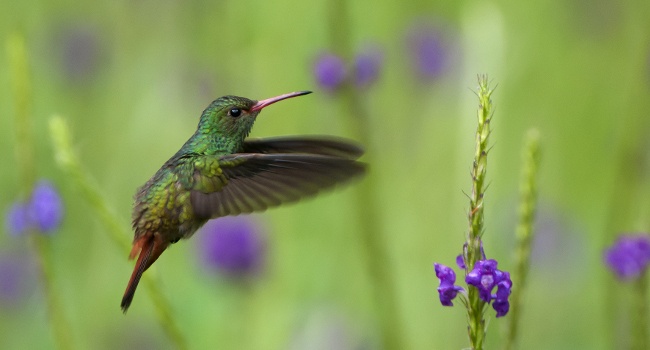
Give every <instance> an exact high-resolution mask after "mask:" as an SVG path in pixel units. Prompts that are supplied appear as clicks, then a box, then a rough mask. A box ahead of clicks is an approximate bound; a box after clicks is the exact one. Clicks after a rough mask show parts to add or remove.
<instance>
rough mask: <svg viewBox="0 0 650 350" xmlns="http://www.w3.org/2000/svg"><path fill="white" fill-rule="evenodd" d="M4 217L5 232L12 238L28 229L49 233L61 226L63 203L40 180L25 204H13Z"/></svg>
mask: <svg viewBox="0 0 650 350" xmlns="http://www.w3.org/2000/svg"><path fill="white" fill-rule="evenodd" d="M6 215H7V216H6V225H7V231H9V232H10V233H11V235H13V236H19V235H21V234H24V233H25V232H26V231H27V230H29V229H35V230H38V231H40V232H43V233H49V232H52V231H54V230H55V229H56V228H57V227H59V225H60V224H61V219H62V218H63V201H62V200H61V196H60V195H59V193H58V192H57V190H56V188H54V186H53V185H52V184H51V183H50V182H48V181H45V180H42V181H40V182H39V183H38V184H36V187H34V190H33V192H32V195H31V197H30V198H29V200H28V201H27V202H20V201H18V202H15V203H14V204H13V205H12V206H11V208H9V211H8V212H7V214H6Z"/></svg>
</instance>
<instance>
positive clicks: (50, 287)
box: [6, 34, 73, 349]
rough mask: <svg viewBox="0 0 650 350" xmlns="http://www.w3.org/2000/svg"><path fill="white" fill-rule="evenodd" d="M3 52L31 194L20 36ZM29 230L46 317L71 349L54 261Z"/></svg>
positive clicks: (25, 185) (27, 94)
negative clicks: (46, 312) (9, 77)
mask: <svg viewBox="0 0 650 350" xmlns="http://www.w3.org/2000/svg"><path fill="white" fill-rule="evenodd" d="M6 49H7V55H8V59H9V64H10V69H11V74H12V76H11V81H12V88H13V93H14V108H15V123H16V140H15V151H16V160H17V164H18V169H19V172H20V179H21V181H22V184H21V187H22V190H23V192H24V193H31V192H32V189H33V188H34V183H35V179H36V167H35V164H34V159H35V158H34V144H33V138H32V120H31V113H30V100H31V86H30V79H29V68H28V63H27V62H28V59H27V50H26V48H25V41H24V39H23V37H22V36H20V35H19V34H13V35H11V36H10V37H9V38H8V40H7V43H6ZM29 231H31V232H30V233H31V234H30V235H29V236H30V240H31V243H32V247H33V249H34V251H35V253H36V260H37V265H38V268H39V270H40V271H39V272H40V278H41V283H42V285H43V292H44V294H45V300H46V304H47V311H48V317H49V321H50V326H51V327H52V331H53V333H54V339H55V342H56V345H57V347H58V348H60V349H72V348H73V341H72V331H71V329H72V328H71V327H70V323H69V322H68V320H67V318H66V317H65V313H64V312H63V304H62V303H61V298H60V296H59V295H58V293H57V291H56V288H55V287H54V272H53V260H52V259H50V247H49V238H48V237H45V236H43V235H41V234H39V232H37V230H35V229H34V228H32V229H30V230H29Z"/></svg>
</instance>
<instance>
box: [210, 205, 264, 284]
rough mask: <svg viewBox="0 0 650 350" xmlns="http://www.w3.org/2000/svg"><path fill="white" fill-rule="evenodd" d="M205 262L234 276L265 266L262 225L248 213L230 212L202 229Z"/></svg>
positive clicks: (245, 275) (254, 271)
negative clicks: (260, 226) (260, 227)
mask: <svg viewBox="0 0 650 350" xmlns="http://www.w3.org/2000/svg"><path fill="white" fill-rule="evenodd" d="M201 231H202V232H201V233H200V235H201V240H199V242H200V243H199V244H200V245H199V252H200V257H201V260H202V263H203V265H204V266H205V267H207V268H208V269H210V270H216V271H218V272H220V273H222V274H223V275H226V276H228V277H233V278H244V277H248V276H252V275H255V274H256V273H257V272H259V270H260V269H261V267H262V264H263V262H264V255H265V252H266V249H265V248H266V245H265V242H264V239H263V236H262V234H261V232H260V230H259V227H258V226H257V225H256V224H255V222H254V221H252V220H251V219H250V218H248V217H244V216H228V217H223V218H219V219H217V220H212V221H209V222H208V223H207V224H206V225H205V226H204V227H203V228H202V229H201Z"/></svg>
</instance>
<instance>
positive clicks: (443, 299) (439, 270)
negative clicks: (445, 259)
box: [433, 263, 464, 306]
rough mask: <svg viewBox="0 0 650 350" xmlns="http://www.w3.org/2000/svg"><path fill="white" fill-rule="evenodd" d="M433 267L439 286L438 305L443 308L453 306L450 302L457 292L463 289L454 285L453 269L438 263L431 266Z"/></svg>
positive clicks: (454, 275) (454, 274)
mask: <svg viewBox="0 0 650 350" xmlns="http://www.w3.org/2000/svg"><path fill="white" fill-rule="evenodd" d="M433 266H434V269H435V271H436V277H438V279H440V286H439V287H438V294H439V296H440V303H441V304H442V305H443V306H453V305H454V304H453V303H452V300H454V298H456V295H457V294H458V292H460V291H463V290H464V289H463V288H462V287H460V286H456V285H454V283H456V273H455V272H454V270H453V269H451V268H450V267H448V266H445V265H442V264H438V263H435V264H433Z"/></svg>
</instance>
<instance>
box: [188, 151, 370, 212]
mask: <svg viewBox="0 0 650 350" xmlns="http://www.w3.org/2000/svg"><path fill="white" fill-rule="evenodd" d="M303 141H304V140H303ZM291 142H294V141H291ZM265 145H266V144H265ZM283 145H284V144H283ZM258 146H259V144H258ZM316 148H318V147H316ZM319 149H322V148H319ZM351 155H352V154H351V153H350V152H347V153H346V156H351ZM220 163H221V164H223V165H222V167H221V169H222V171H223V176H225V177H226V178H227V180H228V182H227V184H226V185H225V186H223V187H222V188H221V190H219V191H216V192H211V193H204V192H201V191H192V193H191V195H190V200H191V202H192V207H193V209H194V214H195V215H196V216H197V217H199V218H217V217H221V216H226V215H237V214H241V213H251V212H254V211H262V210H265V209H267V208H270V207H274V206H278V205H280V204H282V203H289V202H293V201H296V200H299V199H301V198H305V197H309V196H311V195H314V194H316V193H318V192H319V191H321V190H325V189H329V188H332V187H334V186H335V185H336V184H339V183H343V182H345V181H347V180H350V179H352V178H354V177H357V176H359V175H361V174H363V173H364V172H365V164H363V163H360V162H357V161H355V160H353V159H350V158H348V157H344V158H341V157H336V156H331V155H323V154H298V153H296V154H274V153H267V154H263V153H252V154H242V153H238V154H232V155H228V156H223V157H221V162H220Z"/></svg>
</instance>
